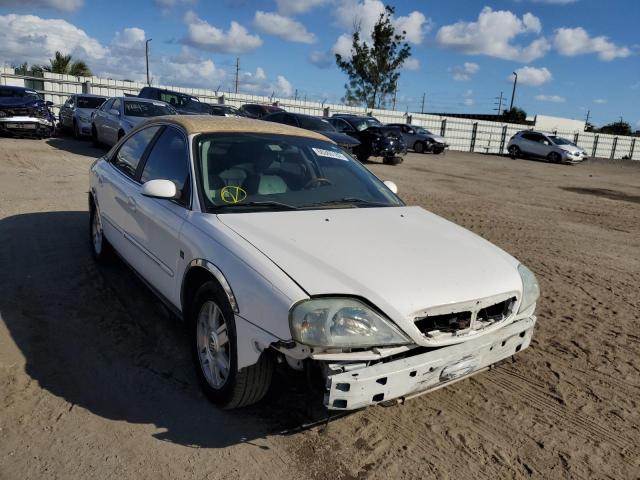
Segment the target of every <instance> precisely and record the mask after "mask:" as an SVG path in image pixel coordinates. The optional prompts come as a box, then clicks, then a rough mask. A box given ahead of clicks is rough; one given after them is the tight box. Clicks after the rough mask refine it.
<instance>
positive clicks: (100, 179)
mask: <svg viewBox="0 0 640 480" xmlns="http://www.w3.org/2000/svg"><path fill="white" fill-rule="evenodd" d="M97 177H98V184H99V185H100V186H102V184H103V183H104V180H102V175H98V176H97Z"/></svg>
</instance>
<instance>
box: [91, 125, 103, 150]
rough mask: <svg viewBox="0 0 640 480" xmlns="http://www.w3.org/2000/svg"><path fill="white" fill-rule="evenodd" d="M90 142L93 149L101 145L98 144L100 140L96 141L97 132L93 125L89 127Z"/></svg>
mask: <svg viewBox="0 0 640 480" xmlns="http://www.w3.org/2000/svg"><path fill="white" fill-rule="evenodd" d="M91 140H92V141H93V146H94V147H101V146H102V144H101V143H100V140H99V139H98V130H97V129H96V126H95V125H91Z"/></svg>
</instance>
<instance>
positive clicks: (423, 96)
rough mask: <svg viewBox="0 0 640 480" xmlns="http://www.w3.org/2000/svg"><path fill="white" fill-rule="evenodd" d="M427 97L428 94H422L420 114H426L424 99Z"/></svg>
mask: <svg viewBox="0 0 640 480" xmlns="http://www.w3.org/2000/svg"><path fill="white" fill-rule="evenodd" d="M426 96H427V94H426V93H423V94H422V107H420V113H424V98H425V97H426Z"/></svg>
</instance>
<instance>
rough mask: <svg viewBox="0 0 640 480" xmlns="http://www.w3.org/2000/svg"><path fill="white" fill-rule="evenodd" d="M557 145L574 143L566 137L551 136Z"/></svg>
mask: <svg viewBox="0 0 640 480" xmlns="http://www.w3.org/2000/svg"><path fill="white" fill-rule="evenodd" d="M549 138H550V139H551V141H552V142H553V143H555V144H556V145H573V144H574V143H573V142H572V141H570V140H567V139H566V138H562V137H556V136H551V137H549Z"/></svg>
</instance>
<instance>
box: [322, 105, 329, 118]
mask: <svg viewBox="0 0 640 480" xmlns="http://www.w3.org/2000/svg"><path fill="white" fill-rule="evenodd" d="M329 110H330V108H329V107H324V108H323V109H322V116H323V117H324V118H329V117H330V114H329Z"/></svg>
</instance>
